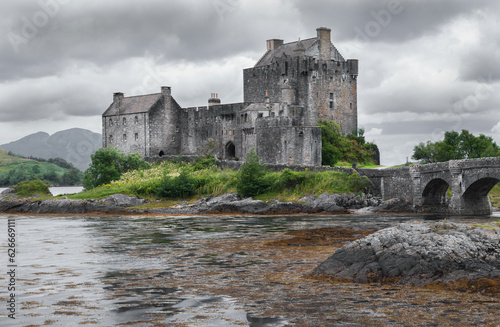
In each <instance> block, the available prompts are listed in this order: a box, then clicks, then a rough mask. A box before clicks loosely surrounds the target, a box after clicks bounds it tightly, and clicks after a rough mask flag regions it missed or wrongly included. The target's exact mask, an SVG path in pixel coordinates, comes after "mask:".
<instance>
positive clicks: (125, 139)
mask: <svg viewBox="0 0 500 327" xmlns="http://www.w3.org/2000/svg"><path fill="white" fill-rule="evenodd" d="M122 140H123V141H124V142H125V141H127V134H123V136H122Z"/></svg>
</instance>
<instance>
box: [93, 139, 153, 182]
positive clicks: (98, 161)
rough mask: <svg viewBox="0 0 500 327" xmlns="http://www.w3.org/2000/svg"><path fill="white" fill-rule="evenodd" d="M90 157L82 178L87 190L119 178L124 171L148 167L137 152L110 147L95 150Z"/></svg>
mask: <svg viewBox="0 0 500 327" xmlns="http://www.w3.org/2000/svg"><path fill="white" fill-rule="evenodd" d="M91 158H92V163H91V164H90V166H89V168H88V169H87V170H86V171H85V173H84V178H83V187H84V188H85V189H87V190H89V189H92V188H94V187H97V186H99V185H104V184H108V183H110V182H112V181H116V180H119V179H120V177H121V175H122V174H123V173H125V172H128V171H131V170H137V169H146V168H149V167H150V165H149V164H148V163H147V162H146V161H144V160H143V159H142V157H141V156H140V155H139V154H138V153H133V154H128V155H127V154H124V153H122V152H120V151H119V150H118V149H116V148H112V147H108V148H102V149H99V150H97V151H96V152H95V153H94V154H93V155H92V156H91Z"/></svg>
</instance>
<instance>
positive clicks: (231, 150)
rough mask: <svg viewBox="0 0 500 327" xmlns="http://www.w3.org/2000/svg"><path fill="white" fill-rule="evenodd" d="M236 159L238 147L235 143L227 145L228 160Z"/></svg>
mask: <svg viewBox="0 0 500 327" xmlns="http://www.w3.org/2000/svg"><path fill="white" fill-rule="evenodd" d="M235 157H236V147H235V146H234V143H233V142H227V144H226V159H229V160H231V159H234V158H235Z"/></svg>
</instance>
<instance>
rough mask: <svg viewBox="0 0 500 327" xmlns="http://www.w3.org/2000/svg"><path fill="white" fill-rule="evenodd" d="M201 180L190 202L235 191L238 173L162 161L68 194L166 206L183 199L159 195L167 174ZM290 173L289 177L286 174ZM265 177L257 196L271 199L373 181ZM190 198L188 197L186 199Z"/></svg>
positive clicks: (313, 175)
mask: <svg viewBox="0 0 500 327" xmlns="http://www.w3.org/2000/svg"><path fill="white" fill-rule="evenodd" d="M183 170H184V171H187V172H188V174H189V176H190V177H192V178H194V179H195V180H196V181H197V187H196V191H195V194H194V195H193V196H191V197H190V198H189V199H187V201H196V200H197V199H199V198H202V197H206V196H219V195H222V194H226V193H235V192H237V190H236V184H237V181H238V172H237V171H233V170H228V169H219V168H217V167H215V166H212V167H208V168H205V169H200V170H196V169H195V168H194V166H193V165H192V164H187V163H180V164H179V163H172V162H162V163H159V164H156V165H153V166H152V167H151V168H150V169H145V170H138V171H133V172H128V173H125V174H123V175H122V177H121V178H120V180H118V181H114V182H111V183H109V184H105V185H101V186H99V187H96V188H93V189H91V190H84V191H83V192H80V193H77V194H72V195H68V198H70V199H103V198H106V197H108V196H109V195H112V194H117V193H122V194H126V195H130V196H139V197H141V198H145V199H147V200H149V201H151V203H149V204H147V205H145V206H140V208H142V209H144V208H164V207H170V206H173V205H175V204H176V203H179V202H180V201H181V200H182V199H164V198H159V197H158V196H157V195H156V194H155V193H156V191H157V189H158V187H159V186H160V185H161V183H162V180H163V179H164V177H165V176H170V177H173V178H175V177H176V176H179V174H180V172H181V171H183ZM285 176H286V177H285ZM265 180H266V182H267V185H269V188H268V189H267V191H266V192H265V193H263V194H260V195H258V196H255V197H254V198H256V199H260V200H264V201H269V200H271V199H277V200H280V201H283V202H297V201H298V200H299V199H300V198H301V197H304V196H307V195H316V196H318V195H320V194H322V193H325V192H328V193H358V192H360V191H361V190H362V189H363V188H365V187H366V186H367V185H368V184H369V181H368V179H367V178H366V177H362V176H359V175H358V174H357V173H352V174H347V173H342V172H335V171H323V172H314V171H304V172H293V173H290V171H288V174H286V173H285V174H283V172H267V173H266V174H265ZM184 200H186V199H184Z"/></svg>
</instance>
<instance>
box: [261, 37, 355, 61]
mask: <svg viewBox="0 0 500 327" xmlns="http://www.w3.org/2000/svg"><path fill="white" fill-rule="evenodd" d="M318 42H319V38H318V37H313V38H310V39H305V40H299V41H295V42H290V43H285V44H283V45H281V46H279V47H278V48H276V49H274V50H268V51H267V52H266V53H265V54H264V55H263V56H262V58H260V60H259V61H257V63H256V64H255V67H259V66H267V65H270V64H271V62H272V60H273V58H279V57H283V56H285V57H295V56H297V55H298V53H300V52H302V51H304V50H305V51H306V55H311V54H313V53H315V52H316V51H315V47H316V48H317V43H318ZM332 60H336V61H345V60H344V58H343V57H342V55H341V54H340V53H339V52H338V50H337V48H335V46H334V45H332Z"/></svg>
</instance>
